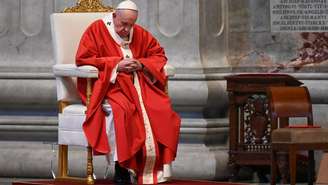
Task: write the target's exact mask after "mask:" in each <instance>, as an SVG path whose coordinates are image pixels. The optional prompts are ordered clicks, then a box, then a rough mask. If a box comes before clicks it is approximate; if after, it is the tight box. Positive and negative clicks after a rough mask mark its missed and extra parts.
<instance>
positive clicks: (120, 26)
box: [113, 10, 138, 38]
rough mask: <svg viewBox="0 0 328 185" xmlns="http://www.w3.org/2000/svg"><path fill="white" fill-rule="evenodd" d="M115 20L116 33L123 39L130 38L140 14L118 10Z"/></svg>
mask: <svg viewBox="0 0 328 185" xmlns="http://www.w3.org/2000/svg"><path fill="white" fill-rule="evenodd" d="M113 18H114V29H115V32H116V33H117V34H118V35H119V36H120V37H122V38H123V37H128V36H129V34H130V30H131V28H132V27H133V25H134V23H135V22H136V20H137V18H138V12H137V11H134V10H116V12H115V13H114V14H113Z"/></svg>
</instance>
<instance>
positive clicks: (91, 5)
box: [64, 0, 113, 13]
mask: <svg viewBox="0 0 328 185" xmlns="http://www.w3.org/2000/svg"><path fill="white" fill-rule="evenodd" d="M109 11H113V8H112V7H109V6H104V5H103V4H102V3H101V0H79V1H78V2H77V5H76V6H74V7H71V8H65V10H64V12H65V13H70V12H109Z"/></svg>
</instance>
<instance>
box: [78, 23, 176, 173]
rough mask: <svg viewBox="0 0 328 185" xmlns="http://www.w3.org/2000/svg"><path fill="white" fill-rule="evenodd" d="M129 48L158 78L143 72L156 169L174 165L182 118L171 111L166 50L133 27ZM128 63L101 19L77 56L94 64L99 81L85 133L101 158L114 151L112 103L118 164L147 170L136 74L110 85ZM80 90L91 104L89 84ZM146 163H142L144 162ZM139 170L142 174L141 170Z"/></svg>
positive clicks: (80, 61) (85, 36)
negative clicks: (109, 118)
mask: <svg viewBox="0 0 328 185" xmlns="http://www.w3.org/2000/svg"><path fill="white" fill-rule="evenodd" d="M133 30H134V31H133V37H132V42H131V43H130V44H129V47H130V49H131V51H132V53H133V58H135V59H137V60H139V61H140V62H141V63H142V64H143V65H144V66H145V68H146V69H147V70H148V71H149V72H150V73H151V74H152V76H153V77H154V78H155V79H156V82H155V83H153V82H152V81H151V80H150V79H149V78H148V77H147V76H146V75H145V73H144V72H143V71H138V72H137V75H138V79H139V83H140V87H141V94H142V100H143V103H144V106H145V108H146V112H147V115H148V117H149V120H150V124H151V129H152V132H153V137H154V141H155V143H156V168H158V169H160V168H162V166H163V164H169V163H171V161H173V160H174V158H175V156H176V152H177V144H178V139H179V129H180V118H179V116H178V115H177V114H176V113H175V112H174V111H173V110H172V108H171V102H170V99H169V97H168V96H167V95H166V94H165V92H164V89H165V85H166V80H167V77H166V76H165V74H164V65H165V64H166V61H167V58H166V57H165V53H164V50H163V48H162V47H161V46H160V45H159V43H158V42H157V41H156V39H155V38H154V37H153V36H152V35H151V34H150V33H149V32H147V31H146V30H144V29H143V28H142V27H140V26H138V25H134V28H133ZM122 59H123V56H122V51H121V50H120V46H119V45H118V44H117V43H116V42H115V41H114V39H113V38H112V36H111V35H110V33H109V31H108V30H107V28H106V26H105V24H104V22H103V21H102V20H97V21H95V22H94V23H93V24H91V25H90V26H89V27H88V29H87V30H86V31H85V33H84V34H83V36H82V38H81V41H80V45H79V48H78V51H77V54H76V64H77V65H78V66H80V65H93V66H95V67H97V68H98V70H99V78H98V79H97V80H94V81H93V91H92V95H91V99H90V104H89V105H88V109H87V117H86V121H85V122H84V124H83V129H84V132H85V135H86V137H87V140H88V142H89V144H90V145H91V146H92V148H93V150H94V151H95V152H96V153H102V154H105V153H108V152H109V151H110V148H109V144H108V139H107V134H106V126H105V124H106V123H105V113H104V112H103V110H102V102H103V100H104V99H108V100H109V103H110V105H111V107H112V110H113V114H114V125H115V135H116V145H117V155H118V161H119V163H120V164H121V165H123V166H125V167H127V168H130V169H133V170H136V171H137V174H138V170H139V169H142V168H143V165H144V161H143V160H144V159H143V158H144V155H145V154H144V153H145V152H144V145H145V126H144V121H143V114H142V111H141V105H140V102H139V99H138V94H137V91H136V89H135V87H134V84H133V81H132V80H131V74H128V73H122V72H120V73H118V75H117V78H116V82H115V83H114V84H113V83H110V78H111V74H112V70H113V68H114V67H115V66H116V65H117V64H118V62H119V61H121V60H122ZM78 90H79V92H80V95H81V97H82V100H83V102H85V100H86V96H85V92H86V81H85V79H78ZM142 161H143V162H142ZM139 171H140V170H139Z"/></svg>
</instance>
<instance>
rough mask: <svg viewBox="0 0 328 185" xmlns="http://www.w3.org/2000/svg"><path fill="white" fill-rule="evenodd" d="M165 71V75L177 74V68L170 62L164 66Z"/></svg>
mask: <svg viewBox="0 0 328 185" xmlns="http://www.w3.org/2000/svg"><path fill="white" fill-rule="evenodd" d="M164 71H165V75H166V76H168V77H172V76H174V75H175V68H174V67H173V66H171V65H169V64H166V65H165V66H164Z"/></svg>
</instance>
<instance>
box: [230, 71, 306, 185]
mask: <svg viewBox="0 0 328 185" xmlns="http://www.w3.org/2000/svg"><path fill="white" fill-rule="evenodd" d="M225 79H226V80H227V91H228V96H229V126H230V129H229V137H230V138H229V142H230V143H229V164H228V165H229V169H230V179H231V180H235V179H236V176H237V174H238V171H239V168H240V167H241V166H243V165H247V166H261V165H270V161H271V156H270V150H271V136H270V133H271V128H272V127H271V125H270V120H269V119H270V116H269V110H268V99H267V94H266V88H267V87H269V86H300V85H302V82H300V81H298V80H297V79H295V78H294V77H292V76H289V75H286V74H270V73H269V74H268V73H256V74H238V75H231V76H226V77H225Z"/></svg>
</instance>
